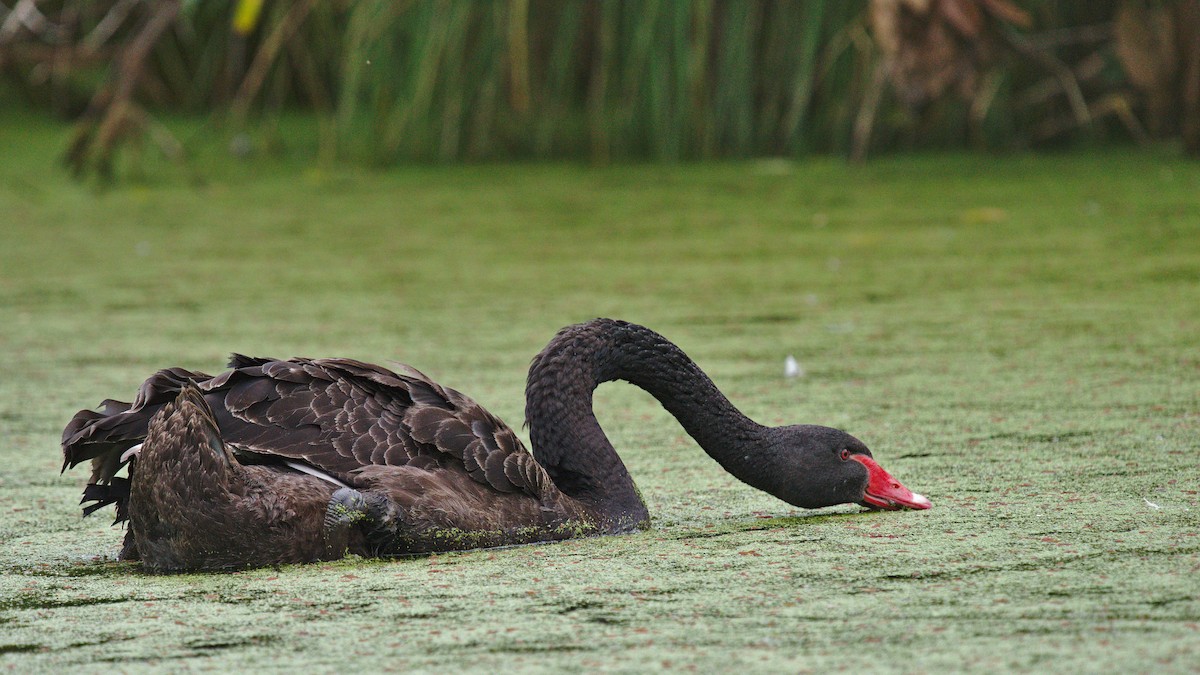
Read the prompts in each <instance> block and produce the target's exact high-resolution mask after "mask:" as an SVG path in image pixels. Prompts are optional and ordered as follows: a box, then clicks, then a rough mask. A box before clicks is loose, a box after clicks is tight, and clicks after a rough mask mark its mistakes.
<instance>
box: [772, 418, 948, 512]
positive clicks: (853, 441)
mask: <svg viewBox="0 0 1200 675" xmlns="http://www.w3.org/2000/svg"><path fill="white" fill-rule="evenodd" d="M769 439H770V440H769V443H770V451H769V455H770V456H771V458H772V460H773V461H772V462H771V464H772V465H773V466H771V467H769V468H768V469H767V470H768V471H769V472H770V474H772V475H770V476H765V477H764V478H766V480H765V481H764V484H765V485H766V486H768V487H766V488H765V489H766V490H767V491H768V492H770V493H771V494H773V495H775V496H776V497H779V498H780V499H782V500H784V501H785V502H788V503H789V504H794V505H796V506H800V507H804V508H807V509H815V508H820V507H822V506H833V505H834V504H847V503H856V504H862V505H863V506H866V507H868V508H874V509H888V510H896V509H902V508H909V509H927V508H929V507H930V506H931V505H932V504H931V502H930V501H929V499H928V498H926V497H924V496H923V495H919V494H916V493H915V492H913V491H911V490H909V489H908V488H906V487H904V485H902V484H901V483H900V481H898V480H896V479H895V478H893V477H892V476H891V474H889V473H888V472H887V471H885V470H884V469H883V467H881V466H879V464H878V463H876V462H875V459H874V458H873V457H871V451H870V449H868V448H867V446H866V445H865V444H864V443H863V442H862V441H860V440H858V439H857V438H855V437H853V436H851V435H850V434H848V433H846V432H844V431H842V430H840V429H832V428H830V427H821V426H815V425H796V426H788V427H776V428H774V429H771V430H770V435H769ZM751 484H755V483H751Z"/></svg>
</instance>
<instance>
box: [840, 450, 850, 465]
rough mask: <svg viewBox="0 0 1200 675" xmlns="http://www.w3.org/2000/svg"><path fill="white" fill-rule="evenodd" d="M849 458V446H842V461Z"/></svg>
mask: <svg viewBox="0 0 1200 675" xmlns="http://www.w3.org/2000/svg"><path fill="white" fill-rule="evenodd" d="M847 459H850V448H842V461H843V462H844V461H846V460H847Z"/></svg>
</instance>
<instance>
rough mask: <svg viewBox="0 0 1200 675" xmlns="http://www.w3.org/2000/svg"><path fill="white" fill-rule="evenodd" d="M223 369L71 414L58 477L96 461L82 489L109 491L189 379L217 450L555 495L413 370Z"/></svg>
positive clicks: (485, 419) (177, 375) (489, 431)
mask: <svg viewBox="0 0 1200 675" xmlns="http://www.w3.org/2000/svg"><path fill="white" fill-rule="evenodd" d="M230 365H231V367H232V368H231V370H228V371H226V372H224V373H221V374H220V375H218V376H216V377H211V376H208V375H205V374H204V373H200V372H193V371H187V370H183V369H180V368H172V369H167V370H163V371H159V372H158V373H156V374H155V375H154V376H152V377H151V378H149V379H147V380H146V382H145V383H144V384H143V385H142V387H141V388H140V389H139V391H138V396H137V399H136V400H135V402H134V403H133V404H132V405H129V404H122V403H120V402H116V401H108V402H106V406H105V407H106V409H105V411H104V412H103V413H96V412H92V411H86V410H85V411H80V412H79V413H77V414H76V416H75V418H74V419H72V420H71V422H70V423H69V424H68V425H67V428H66V429H65V430H64V432H63V453H64V460H65V462H64V469H65V468H66V467H68V466H74V465H76V464H78V463H79V462H82V461H84V460H87V459H93V476H92V481H91V482H92V483H97V484H102V485H108V484H110V483H111V481H112V479H113V477H114V475H115V474H116V472H117V471H118V470H119V469H120V467H121V462H120V461H119V458H120V455H121V453H122V452H123V451H124V450H126V449H128V448H129V447H131V446H133V445H134V444H136V443H139V442H141V440H142V439H143V438H144V437H145V435H146V425H147V422H148V420H149V419H150V417H151V416H153V414H154V413H155V412H157V411H158V409H160V408H161V407H162V406H163V405H164V404H166V403H167V402H168V401H171V400H173V399H174V398H175V396H176V395H177V394H178V392H179V391H180V388H181V387H182V386H183V385H184V384H185V383H186V382H189V381H190V382H195V383H197V385H198V386H199V387H200V389H201V390H202V391H203V392H204V398H205V400H206V401H207V402H208V404H209V405H210V406H211V408H212V410H213V413H214V416H215V418H216V420H217V423H218V425H219V426H220V430H221V435H222V438H223V439H224V441H225V442H226V443H230V444H232V445H235V446H237V447H239V448H240V449H242V450H244V451H246V452H248V453H254V454H258V455H268V456H280V457H287V458H289V459H293V460H299V461H303V462H306V463H308V464H310V465H312V466H314V467H317V468H319V469H322V470H324V471H327V472H329V473H331V474H333V475H334V476H337V477H338V478H340V479H342V480H344V481H347V482H351V483H352V482H353V477H352V475H351V472H353V471H354V470H355V469H358V468H360V467H364V466H373V465H384V466H407V465H410V464H414V463H415V464H417V465H419V466H421V467H422V468H435V467H436V468H438V469H440V470H451V471H453V470H457V471H462V472H465V473H466V474H468V475H469V476H470V477H471V478H472V479H474V480H475V481H477V482H479V483H481V484H484V485H487V486H489V487H491V488H492V489H495V490H497V491H499V492H524V493H526V494H529V495H531V496H533V497H535V498H542V497H544V496H546V495H547V494H548V491H550V490H553V485H552V483H551V482H550V480H549V478H548V476H547V475H546V473H545V471H544V470H543V469H542V467H541V466H540V465H539V464H538V463H537V462H536V461H535V460H534V459H533V457H532V456H530V455H529V453H528V452H527V451H526V450H525V448H524V446H523V445H522V444H521V442H520V440H519V439H518V438H517V436H516V434H515V433H513V431H512V429H510V428H509V427H508V426H507V425H505V424H504V423H503V422H502V421H500V420H499V419H498V418H496V417H495V416H493V415H492V414H491V413H489V412H487V411H486V410H484V409H483V408H482V407H481V406H480V405H479V404H478V403H476V402H475V401H473V400H472V399H470V398H469V397H467V396H465V395H463V394H461V393H459V392H457V391H455V390H453V389H450V388H447V387H443V386H441V385H439V384H437V383H435V382H433V381H432V380H430V379H429V378H428V377H426V376H425V375H423V374H422V373H420V372H418V371H416V370H411V372H409V373H407V374H398V373H395V372H392V371H391V370H388V369H386V368H383V367H381V366H377V365H372V364H367V363H362V362H360V361H354V360H351V359H319V360H311V359H292V360H288V361H278V360H273V359H257V358H250V357H245V356H241V355H237V354H235V355H234V356H233V358H232V360H231V361H230ZM114 500H115V499H114Z"/></svg>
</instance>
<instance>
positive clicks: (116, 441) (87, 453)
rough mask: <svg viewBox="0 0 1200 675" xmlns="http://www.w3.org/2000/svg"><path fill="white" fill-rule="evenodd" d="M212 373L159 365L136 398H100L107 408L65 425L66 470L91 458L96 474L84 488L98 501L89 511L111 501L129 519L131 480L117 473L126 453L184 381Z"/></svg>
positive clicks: (89, 498) (78, 416)
mask: <svg viewBox="0 0 1200 675" xmlns="http://www.w3.org/2000/svg"><path fill="white" fill-rule="evenodd" d="M210 379H212V377H211V376H210V375H206V374H204V373H201V372H198V371H190V370H185V369H183V368H167V369H165V370H160V371H158V372H157V373H155V374H154V375H152V376H151V377H150V378H149V379H147V380H146V381H145V382H143V383H142V386H141V387H140V388H139V389H138V393H137V398H136V399H134V402H133V403H124V402H122V401H115V400H112V399H108V400H105V401H103V402H102V403H101V407H103V411H102V412H96V411H94V410H80V411H79V412H77V413H75V416H74V417H72V418H71V421H70V422H68V423H67V426H66V427H65V428H64V429H63V436H62V452H63V465H62V470H63V471H66V470H67V469H69V468H72V467H74V466H76V465H78V464H81V463H83V462H86V461H88V460H91V461H92V475H91V479H90V480H89V481H88V482H89V485H88V487H87V488H86V489H85V490H84V499H83V501H84V502H88V501H93V502H96V503H95V504H92V505H89V506H87V507H86V508H85V509H84V515H87V514H90V513H92V512H93V511H95V510H96V509H98V508H101V507H104V506H107V505H108V504H116V505H117V520H118V522H119V521H121V520H124V517H123V515H124V503H125V501H126V500H127V499H128V493H129V490H128V485H126V484H124V483H123V482H122V481H125V479H123V478H117V477H116V474H117V472H118V471H120V470H121V467H123V466H125V464H126V462H123V461H121V455H122V454H124V452H125V451H126V450H128V449H129V448H131V447H133V446H135V445H137V444H138V443H141V442H142V441H143V440H145V438H146V428H147V426H148V425H149V423H150V418H152V417H153V416H154V414H155V413H156V412H158V411H159V410H160V409H161V408H162V407H163V406H164V405H166V404H167V403H168V402H170V401H174V400H175V398H176V396H178V395H179V392H180V391H181V390H182V389H183V387H184V385H186V384H188V383H191V382H205V381H207V380H210Z"/></svg>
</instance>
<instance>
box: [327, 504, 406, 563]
mask: <svg viewBox="0 0 1200 675" xmlns="http://www.w3.org/2000/svg"><path fill="white" fill-rule="evenodd" d="M391 507H392V505H391V502H390V500H389V499H388V498H387V497H385V496H383V495H381V494H378V493H375V492H367V493H366V494H363V493H362V492H359V491H358V490H355V489H353V488H348V487H344V488H341V489H339V490H338V491H337V492H334V493H333V496H332V497H330V498H329V505H328V506H327V507H325V525H324V534H325V552H326V555H328V556H329V559H331V560H333V559H337V558H341V557H343V556H345V555H346V549H347V547H348V546H349V544H350V534H351V533H352V532H353V531H354V530H355V529H356V528H357V529H358V531H359V532H361V533H362V534H363V536H364V537H365V538H366V541H367V546H368V548H369V549H370V550H371V551H372V552H374V550H375V549H377V548H379V545H378V544H374V543H373V540H375V539H379V538H384V539H386V538H388V537H389V535H390V528H389V527H388V524H389V523H390V522H391V521H392V520H393V519H394V516H395V513H394V512H395V509H394V508H391Z"/></svg>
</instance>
